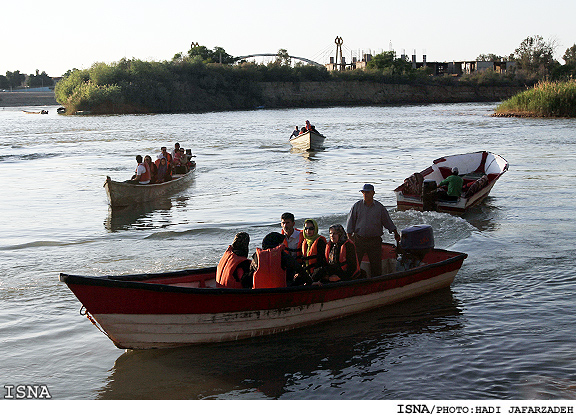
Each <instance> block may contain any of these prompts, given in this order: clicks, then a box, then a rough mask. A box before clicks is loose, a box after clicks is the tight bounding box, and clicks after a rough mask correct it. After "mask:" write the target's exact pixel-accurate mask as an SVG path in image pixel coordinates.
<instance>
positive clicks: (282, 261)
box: [216, 184, 400, 288]
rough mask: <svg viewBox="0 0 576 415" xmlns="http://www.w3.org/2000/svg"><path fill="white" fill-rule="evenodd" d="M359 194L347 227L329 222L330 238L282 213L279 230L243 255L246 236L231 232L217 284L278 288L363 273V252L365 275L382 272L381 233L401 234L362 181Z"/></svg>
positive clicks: (310, 223) (309, 222) (308, 222)
mask: <svg viewBox="0 0 576 415" xmlns="http://www.w3.org/2000/svg"><path fill="white" fill-rule="evenodd" d="M360 191H361V192H362V194H363V199H362V200H359V201H357V202H356V203H355V204H354V205H353V206H352V208H351V209H350V212H349V214H348V218H347V223H346V229H344V227H343V226H342V225H340V224H335V225H332V226H330V229H329V233H330V237H329V240H326V238H325V237H324V236H322V235H320V234H319V230H318V224H317V223H316V221H315V220H313V219H306V220H305V221H304V229H302V230H300V229H296V228H295V225H296V223H295V218H294V215H293V214H292V213H288V212H287V213H284V214H283V215H282V216H281V222H280V224H281V227H282V230H281V232H271V233H269V234H268V235H266V236H265V237H264V239H263V240H262V248H256V252H255V253H254V255H253V256H252V259H251V260H250V259H248V245H249V243H250V236H249V235H248V234H247V233H246V232H240V233H238V234H236V236H235V238H234V241H233V243H232V245H230V246H229V247H228V249H227V250H226V252H225V253H224V255H223V256H222V258H221V259H220V262H219V263H218V266H217V269H216V283H217V286H218V287H226V288H278V287H287V286H296V285H321V284H325V283H331V282H337V281H341V280H343V281H346V280H352V279H357V278H363V277H366V275H365V272H364V270H361V269H360V263H361V261H362V258H363V257H364V255H365V254H367V255H368V259H369V261H370V275H372V276H378V275H382V235H383V233H384V232H383V230H384V228H386V229H387V230H388V232H390V233H393V234H394V237H395V239H396V241H398V242H399V241H400V235H399V233H398V231H397V229H396V226H395V225H394V223H393V222H392V219H391V218H390V215H389V214H388V211H387V210H386V208H385V207H384V205H382V204H381V203H380V202H378V201H377V200H374V193H375V191H374V186H373V185H371V184H365V185H364V187H363V188H362V190H360Z"/></svg>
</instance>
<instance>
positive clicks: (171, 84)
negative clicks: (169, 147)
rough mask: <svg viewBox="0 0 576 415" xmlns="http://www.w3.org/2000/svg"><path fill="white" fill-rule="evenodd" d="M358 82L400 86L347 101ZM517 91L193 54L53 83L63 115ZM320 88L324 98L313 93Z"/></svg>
mask: <svg viewBox="0 0 576 415" xmlns="http://www.w3.org/2000/svg"><path fill="white" fill-rule="evenodd" d="M360 84H362V85H367V84H373V85H398V86H399V87H398V88H396V89H397V90H398V91H397V93H396V94H394V88H390V87H387V88H380V89H378V88H374V87H371V88H364V89H365V93H364V94H362V96H360V94H357V96H355V97H354V99H349V98H347V97H349V96H350V95H351V94H350V93H349V92H348V91H350V88H353V89H354V90H356V89H358V87H357V86H358V85H360ZM275 85H276V86H277V87H276V86H275ZM290 85H291V86H290ZM304 85H308V86H304ZM310 85H315V87H314V88H315V90H316V93H315V95H310V96H309V95H306V94H305V93H304V92H305V90H307V89H310ZM322 85H324V86H325V88H322ZM521 89H522V87H521V86H520V85H518V84H516V83H515V82H514V81H511V80H510V79H509V78H506V77H501V76H499V75H498V74H494V73H488V72H487V73H482V74H478V75H475V76H472V77H470V76H464V77H461V78H458V79H455V78H453V77H431V76H428V75H427V74H426V73H425V72H422V71H414V72H411V73H408V74H402V75H396V74H394V75H391V74H386V73H385V72H383V71H381V70H356V71H346V72H328V71H327V70H326V68H324V67H317V66H312V65H296V66H293V67H292V66H290V65H259V64H255V63H242V64H239V65H223V64H216V63H206V62H204V61H202V60H201V59H200V58H199V57H196V58H187V59H182V60H176V61H174V60H173V61H169V62H146V61H141V60H137V59H132V60H127V59H122V60H121V61H119V62H116V63H113V64H106V63H96V64H94V65H93V66H92V67H91V68H90V69H85V70H74V71H72V72H70V73H69V74H68V75H67V76H66V77H64V78H63V79H62V80H61V81H60V82H58V84H57V85H56V87H55V96H56V100H57V101H58V102H59V103H60V104H61V105H62V106H64V107H65V108H66V113H67V114H76V113H78V112H90V113H92V114H128V113H171V112H205V111H226V110H244V109H254V108H258V107H262V106H265V107H269V108H274V107H276V108H278V107H289V106H326V105H363V104H364V105H377V104H387V103H414V102H422V103H432V102H465V101H491V100H501V99H506V98H509V97H511V96H513V95H514V94H515V93H517V92H518V91H519V90H521ZM441 90H445V92H444V93H443V96H441V94H438V93H432V92H435V91H441ZM330 91H332V92H330ZM463 91H464V93H463ZM494 91H497V92H494ZM319 92H322V93H323V95H324V97H323V98H320V97H318V95H319ZM329 93H330V94H331V95H330V94H329ZM320 95H322V94H320ZM382 95H384V96H382ZM298 97H300V99H299V100H298V99H297V98H298ZM495 98H496V99H495Z"/></svg>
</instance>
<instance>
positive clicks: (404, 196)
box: [394, 151, 508, 214]
mask: <svg viewBox="0 0 576 415" xmlns="http://www.w3.org/2000/svg"><path fill="white" fill-rule="evenodd" d="M453 167H457V168H458V172H459V175H460V176H462V178H463V179H464V185H463V188H462V195H461V196H460V197H459V198H458V200H456V201H444V200H437V199H436V197H435V196H436V189H437V186H438V184H439V183H440V182H441V181H442V180H444V179H445V178H447V177H448V176H450V174H451V173H452V168H453ZM507 170H508V162H507V161H506V160H504V158H503V157H501V156H499V155H497V154H492V153H489V152H487V151H479V152H476V153H467V154H457V155H454V156H446V157H441V158H439V159H436V160H434V162H433V163H432V166H430V167H427V168H426V169H424V170H422V171H421V172H420V173H414V174H413V175H411V176H410V177H408V178H406V179H405V180H404V183H402V184H401V185H400V186H398V187H397V188H396V189H394V192H395V193H396V203H397V208H398V210H408V209H415V210H432V211H438V212H448V213H455V214H463V213H465V212H466V211H467V210H468V209H469V208H471V207H473V206H476V205H478V204H479V203H481V202H482V201H483V200H484V199H485V198H486V197H487V196H488V194H489V193H490V190H492V187H493V186H494V184H496V181H497V180H498V179H499V178H500V177H501V176H502V175H503V174H504V173H505V172H506V171H507Z"/></svg>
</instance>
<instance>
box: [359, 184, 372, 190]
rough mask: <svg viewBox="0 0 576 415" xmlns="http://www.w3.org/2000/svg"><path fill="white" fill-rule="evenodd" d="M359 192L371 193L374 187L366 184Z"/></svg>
mask: <svg viewBox="0 0 576 415" xmlns="http://www.w3.org/2000/svg"><path fill="white" fill-rule="evenodd" d="M360 191H361V192H373V191H374V186H372V185H371V184H369V183H366V184H365V185H364V187H363V188H362V190H360Z"/></svg>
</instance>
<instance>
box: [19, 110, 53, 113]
mask: <svg viewBox="0 0 576 415" xmlns="http://www.w3.org/2000/svg"><path fill="white" fill-rule="evenodd" d="M22 112H24V113H25V114H48V111H47V110H40V111H26V110H22Z"/></svg>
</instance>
